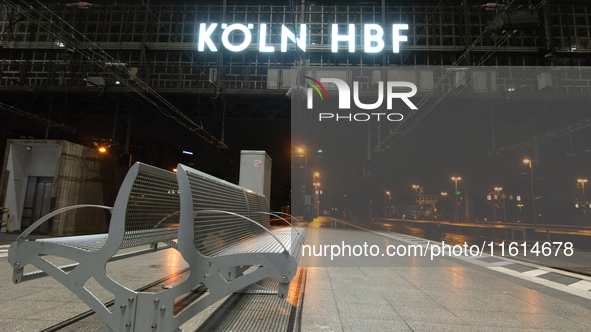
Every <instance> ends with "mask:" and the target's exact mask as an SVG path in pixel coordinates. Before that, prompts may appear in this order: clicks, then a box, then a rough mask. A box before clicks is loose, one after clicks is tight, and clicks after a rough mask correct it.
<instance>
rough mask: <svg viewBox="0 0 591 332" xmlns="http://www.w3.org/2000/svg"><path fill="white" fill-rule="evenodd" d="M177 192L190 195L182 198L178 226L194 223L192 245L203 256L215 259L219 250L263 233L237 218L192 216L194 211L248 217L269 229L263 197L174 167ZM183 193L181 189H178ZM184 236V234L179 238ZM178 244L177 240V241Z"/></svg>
mask: <svg viewBox="0 0 591 332" xmlns="http://www.w3.org/2000/svg"><path fill="white" fill-rule="evenodd" d="M177 169H178V171H177V178H178V182H179V186H180V188H189V190H190V192H191V195H190V196H189V195H187V196H185V195H182V197H181V199H182V202H181V219H182V221H181V222H183V223H184V222H185V221H187V220H186V218H188V219H189V220H188V221H189V223H190V221H191V220H190V219H193V221H194V229H193V239H192V240H193V244H194V246H195V248H196V249H197V251H199V253H200V254H201V255H203V256H208V257H212V256H216V255H218V254H219V253H220V252H222V251H223V250H225V249H227V248H230V247H233V246H236V245H239V244H240V243H242V242H244V241H248V240H249V239H251V238H253V237H255V236H258V235H259V234H262V233H266V232H265V230H263V229H262V228H261V227H258V226H257V225H254V224H253V223H252V222H250V221H248V220H246V219H244V218H241V217H239V216H235V215H230V214H224V213H203V214H199V213H197V214H194V211H205V210H219V211H227V212H233V213H236V214H239V215H241V216H244V217H248V218H250V219H252V220H254V221H256V222H258V223H259V224H261V225H262V226H264V227H265V228H269V227H270V226H271V225H270V221H269V215H265V214H258V213H256V212H269V206H268V203H267V199H266V198H265V196H264V195H261V194H258V193H255V192H253V191H250V190H247V189H245V188H242V187H240V186H237V185H235V184H232V183H229V182H226V181H224V180H221V179H218V178H216V177H214V176H211V175H209V174H206V173H203V172H200V171H198V170H196V169H193V168H190V167H187V166H184V165H180V164H179V165H178V166H177ZM181 190H183V189H181ZM183 235H185V234H183ZM179 241H180V239H179Z"/></svg>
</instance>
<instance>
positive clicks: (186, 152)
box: [183, 150, 193, 156]
mask: <svg viewBox="0 0 591 332" xmlns="http://www.w3.org/2000/svg"><path fill="white" fill-rule="evenodd" d="M183 153H184V154H188V155H191V156H192V155H193V152H191V151H184V150H183Z"/></svg>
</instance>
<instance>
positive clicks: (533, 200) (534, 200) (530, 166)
mask: <svg viewBox="0 0 591 332" xmlns="http://www.w3.org/2000/svg"><path fill="white" fill-rule="evenodd" d="M523 163H524V164H528V165H529V172H530V181H531V202H532V208H533V212H534V225H537V224H538V216H537V214H536V197H535V196H534V168H533V167H532V166H533V165H532V161H531V160H530V159H523Z"/></svg>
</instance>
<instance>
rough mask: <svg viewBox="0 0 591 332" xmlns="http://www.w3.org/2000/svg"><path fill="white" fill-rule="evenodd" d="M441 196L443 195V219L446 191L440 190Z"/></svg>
mask: <svg viewBox="0 0 591 332" xmlns="http://www.w3.org/2000/svg"><path fill="white" fill-rule="evenodd" d="M441 196H443V218H444V219H445V205H446V204H445V199H446V198H447V193H446V192H442V193H441Z"/></svg>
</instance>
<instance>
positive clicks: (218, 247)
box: [8, 163, 306, 331]
mask: <svg viewBox="0 0 591 332" xmlns="http://www.w3.org/2000/svg"><path fill="white" fill-rule="evenodd" d="M177 169H178V172H177V174H176V175H175V174H174V173H171V172H168V171H164V170H161V169H157V168H154V167H151V166H148V165H144V164H140V163H136V164H135V165H134V166H133V167H132V168H131V169H130V171H129V172H128V174H127V176H126V178H125V180H124V182H123V184H122V186H121V189H120V190H119V194H118V196H117V199H116V202H115V205H114V207H113V208H110V207H105V206H94V205H78V206H72V207H68V208H64V209H60V210H57V211H55V212H52V213H50V214H48V215H47V216H45V217H43V218H41V219H39V220H38V221H37V222H35V223H34V224H33V225H31V227H29V228H28V229H27V230H26V231H25V232H24V233H23V234H21V236H19V238H18V239H17V241H15V242H14V243H13V244H12V245H11V247H10V250H9V256H8V258H9V262H10V263H11V264H12V265H13V267H14V269H15V271H14V278H13V281H14V282H15V283H19V282H21V281H24V280H29V279H32V278H35V277H39V276H41V275H50V276H51V277H53V278H55V279H56V280H58V281H59V282H60V283H62V284H63V285H64V286H66V287H67V288H68V289H69V290H71V291H72V292H73V293H75V294H76V295H77V296H78V297H80V298H81V299H82V300H83V301H85V302H86V303H87V304H88V305H89V306H90V307H91V308H92V309H93V310H94V311H95V312H96V313H97V314H98V315H99V316H100V317H101V318H102V319H103V320H104V322H105V323H106V326H105V327H104V328H103V330H104V331H179V327H180V326H181V325H182V324H183V323H184V322H186V321H187V320H189V319H190V318H191V317H193V316H194V315H196V314H197V313H199V312H200V311H202V310H203V309H205V308H207V307H208V306H210V305H212V304H214V303H215V302H217V301H219V300H220V299H222V298H224V297H226V296H228V295H230V294H232V293H234V292H236V291H238V290H240V289H243V288H245V287H247V286H249V285H251V284H253V283H256V282H258V281H260V280H263V279H265V278H267V277H273V278H275V279H277V281H278V282H279V290H278V295H279V297H281V298H285V297H286V296H287V291H288V287H289V283H290V281H291V279H292V278H293V277H294V276H295V273H296V270H297V264H298V261H299V256H300V249H301V244H302V243H303V242H304V240H305V236H306V230H305V228H303V226H302V225H301V224H299V221H297V220H296V221H297V223H298V224H299V225H298V226H297V227H294V226H295V225H291V224H290V223H289V222H288V221H287V220H286V219H284V218H282V217H281V214H282V213H270V212H269V209H268V203H267V199H266V198H265V196H263V195H260V194H257V193H254V192H252V191H249V190H246V189H244V188H242V187H239V186H237V185H234V184H231V183H228V182H226V181H223V180H220V179H218V178H215V177H213V176H210V175H207V174H205V173H202V172H199V171H197V170H194V169H191V168H189V167H186V166H184V165H180V164H179V165H178V166H177ZM177 184H178V187H177ZM179 189H180V190H179ZM83 207H95V208H103V209H109V210H111V213H112V217H111V225H110V228H109V233H108V234H100V235H89V236H75V237H66V238H54V239H43V240H37V241H28V240H26V236H27V235H29V234H30V233H31V231H32V230H34V229H35V228H36V227H38V226H39V225H40V224H41V223H43V222H45V221H47V220H48V219H49V218H51V217H53V216H55V215H57V214H59V213H62V212H64V211H67V210H70V209H74V208H83ZM271 216H274V217H277V218H280V219H282V220H284V221H285V222H286V223H287V224H289V225H290V227H273V226H271V224H270V217H271ZM292 220H295V218H293V219H292ZM177 234H178V239H177ZM174 239H177V242H178V243H177V242H174V241H173V240H174ZM158 242H165V243H166V244H167V245H166V246H164V247H162V246H161V247H158V246H157V243H158ZM146 244H150V245H151V248H150V249H145V250H139V251H136V252H132V253H127V254H121V255H117V256H114V255H115V254H116V252H117V251H118V250H119V249H122V248H129V247H135V246H141V245H146ZM170 247H174V248H175V249H177V250H179V252H180V253H181V255H182V256H183V258H184V259H185V260H186V261H187V262H188V263H189V265H190V271H191V272H190V276H189V277H188V278H187V279H186V280H185V281H183V282H182V283H181V284H179V285H176V286H175V287H172V288H170V289H167V290H164V291H161V292H159V293H149V292H134V291H132V290H129V289H127V288H125V287H124V286H122V285H120V284H118V283H117V282H116V281H114V280H112V279H111V278H110V277H109V276H108V275H107V274H106V272H105V265H106V263H107V262H108V261H112V260H116V259H122V258H126V257H130V256H135V255H138V254H141V253H145V252H149V251H154V250H157V249H160V248H170ZM43 255H55V256H61V257H65V258H69V259H72V260H75V261H78V262H79V263H77V264H72V265H68V266H64V267H59V268H58V267H56V266H54V265H53V264H51V263H49V262H48V261H46V260H44V259H43V258H42V257H41V256H43ZM27 264H32V265H35V266H37V267H38V268H40V269H41V270H42V271H39V272H33V273H30V274H26V275H23V267H24V266H25V265H27ZM69 270H73V271H71V272H70V273H69V274H66V271H69ZM91 277H94V278H95V279H96V280H97V281H98V282H99V284H100V285H101V286H102V287H104V288H105V289H107V290H108V291H110V292H111V293H112V294H114V295H115V302H114V308H115V309H114V310H113V312H111V311H109V310H108V309H107V308H106V307H105V306H104V305H103V304H102V303H101V302H100V301H99V300H98V299H96V298H95V297H94V296H93V295H92V294H91V293H90V292H88V291H87V290H86V289H85V288H84V287H83V285H84V283H85V282H86V281H87V280H88V279H90V278H91ZM191 294H196V295H193V296H192V295H191ZM178 299H182V301H181V302H187V301H186V299H191V301H190V302H191V303H184V304H183V308H182V310H175V309H176V308H175V304H177V303H178V301H177V302H175V300H178Z"/></svg>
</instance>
